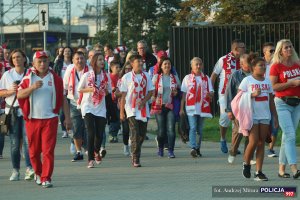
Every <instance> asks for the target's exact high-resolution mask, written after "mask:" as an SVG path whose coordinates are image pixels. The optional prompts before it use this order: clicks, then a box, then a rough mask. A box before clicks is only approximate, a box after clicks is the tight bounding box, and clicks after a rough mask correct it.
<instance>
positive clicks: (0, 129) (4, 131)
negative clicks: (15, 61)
mask: <svg viewBox="0 0 300 200" xmlns="http://www.w3.org/2000/svg"><path fill="white" fill-rule="evenodd" d="M26 72H27V69H26V68H25V71H24V74H23V77H24V76H25V74H26ZM19 83H20V81H16V84H17V85H18V84H19ZM16 100H17V94H16V96H15V98H14V100H13V102H12V104H11V106H10V108H9V111H8V114H5V112H4V113H2V114H0V134H1V135H9V125H10V122H11V111H12V109H13V106H14V104H15V102H16Z"/></svg>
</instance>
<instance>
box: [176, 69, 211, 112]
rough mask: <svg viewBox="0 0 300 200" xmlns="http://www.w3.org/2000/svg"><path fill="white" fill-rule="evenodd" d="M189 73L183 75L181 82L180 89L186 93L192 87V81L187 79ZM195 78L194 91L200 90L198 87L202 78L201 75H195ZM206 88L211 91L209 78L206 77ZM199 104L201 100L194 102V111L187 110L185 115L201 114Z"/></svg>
mask: <svg viewBox="0 0 300 200" xmlns="http://www.w3.org/2000/svg"><path fill="white" fill-rule="evenodd" d="M189 76H190V75H189V74H188V75H186V76H185V77H184V79H183V80H182V84H181V91H182V92H184V93H187V92H188V91H189V90H190V89H191V88H192V87H193V82H192V81H190V80H189ZM207 78H208V77H207ZM195 79H196V84H197V91H196V93H198V92H200V88H201V85H202V79H201V76H195ZM207 80H208V90H209V92H213V91H214V90H213V87H212V84H211V80H210V79H209V78H208V79H207ZM201 104H202V102H196V105H195V111H187V115H189V116H193V115H201Z"/></svg>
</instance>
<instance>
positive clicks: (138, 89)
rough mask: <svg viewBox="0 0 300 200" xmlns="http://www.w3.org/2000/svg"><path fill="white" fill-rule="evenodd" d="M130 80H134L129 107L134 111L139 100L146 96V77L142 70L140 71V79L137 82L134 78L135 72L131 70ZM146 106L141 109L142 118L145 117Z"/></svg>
mask: <svg viewBox="0 0 300 200" xmlns="http://www.w3.org/2000/svg"><path fill="white" fill-rule="evenodd" d="M131 73H132V81H133V82H134V90H133V92H132V93H131V97H130V99H131V101H130V102H131V108H132V111H133V112H134V113H135V112H136V111H135V110H136V107H137V104H138V103H139V102H141V101H142V100H143V99H144V98H145V97H146V91H147V77H146V75H145V74H144V72H141V76H142V80H141V82H140V83H139V81H138V79H137V78H136V74H135V73H134V71H133V70H132V72H131ZM146 106H147V105H145V106H144V107H143V108H142V109H141V110H140V112H141V116H142V118H144V119H146V117H147V112H146Z"/></svg>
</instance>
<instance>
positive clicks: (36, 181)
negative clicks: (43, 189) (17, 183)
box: [34, 174, 42, 185]
mask: <svg viewBox="0 0 300 200" xmlns="http://www.w3.org/2000/svg"><path fill="white" fill-rule="evenodd" d="M34 181H35V183H36V184H37V185H41V184H42V181H41V177H40V176H39V175H36V174H35V175H34Z"/></svg>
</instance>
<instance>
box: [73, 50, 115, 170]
mask: <svg viewBox="0 0 300 200" xmlns="http://www.w3.org/2000/svg"><path fill="white" fill-rule="evenodd" d="M91 67H92V70H90V71H88V72H86V73H85V74H84V75H83V77H82V78H81V79H80V82H79V84H78V92H79V93H83V96H82V99H79V104H80V106H81V113H82V117H83V118H84V121H85V124H86V127H87V132H88V144H87V145H88V148H87V149H88V166H87V167H88V168H93V167H94V163H95V161H96V163H97V164H100V163H101V160H102V158H101V156H100V152H99V151H100V148H101V144H102V139H103V133H104V132H105V130H104V129H105V124H106V104H105V96H106V95H107V94H108V93H111V83H110V82H111V81H110V78H109V76H108V74H107V73H106V72H105V71H104V56H103V55H102V54H99V53H97V54H95V55H94V56H93V58H92V60H91Z"/></svg>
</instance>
